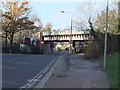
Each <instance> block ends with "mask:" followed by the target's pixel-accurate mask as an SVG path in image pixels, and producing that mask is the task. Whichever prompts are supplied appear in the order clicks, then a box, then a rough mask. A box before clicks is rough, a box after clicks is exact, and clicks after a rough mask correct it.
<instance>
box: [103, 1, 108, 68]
mask: <svg viewBox="0 0 120 90" xmlns="http://www.w3.org/2000/svg"><path fill="white" fill-rule="evenodd" d="M107 31H108V0H106V24H105V44H104V62H103V68H104V69H105V68H106V57H107Z"/></svg>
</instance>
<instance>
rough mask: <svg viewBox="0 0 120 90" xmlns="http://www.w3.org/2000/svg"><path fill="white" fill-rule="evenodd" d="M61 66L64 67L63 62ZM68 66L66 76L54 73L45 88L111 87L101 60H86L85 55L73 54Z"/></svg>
mask: <svg viewBox="0 0 120 90" xmlns="http://www.w3.org/2000/svg"><path fill="white" fill-rule="evenodd" d="M60 66H61V68H62V67H63V66H62V63H61V64H60V65H59V68H60ZM68 66H69V69H68V70H67V71H66V77H60V76H57V75H54V74H53V75H52V76H51V78H50V79H49V80H48V81H47V83H46V84H45V86H44V87H43V88H109V78H108V76H107V73H106V72H105V71H104V70H103V68H102V66H101V63H100V62H93V61H90V60H86V59H85V57H84V55H71V56H69V64H68ZM62 69H64V68H62ZM61 71H62V70H61ZM57 72H59V69H57Z"/></svg>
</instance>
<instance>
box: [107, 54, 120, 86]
mask: <svg viewBox="0 0 120 90" xmlns="http://www.w3.org/2000/svg"><path fill="white" fill-rule="evenodd" d="M119 58H120V54H117V55H112V56H110V57H108V58H107V66H106V71H107V73H108V75H109V76H110V88H119V87H120V85H119V87H118V70H119V69H118V59H119Z"/></svg>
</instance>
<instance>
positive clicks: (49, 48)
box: [43, 42, 54, 54]
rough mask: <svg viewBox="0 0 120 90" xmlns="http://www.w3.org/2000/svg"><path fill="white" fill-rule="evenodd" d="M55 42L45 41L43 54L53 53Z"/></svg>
mask: <svg viewBox="0 0 120 90" xmlns="http://www.w3.org/2000/svg"><path fill="white" fill-rule="evenodd" d="M53 46H54V43H53V42H44V47H43V54H53Z"/></svg>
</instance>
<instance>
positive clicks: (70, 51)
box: [61, 11, 73, 54]
mask: <svg viewBox="0 0 120 90" xmlns="http://www.w3.org/2000/svg"><path fill="white" fill-rule="evenodd" d="M61 13H68V14H70V15H71V29H70V40H69V43H70V48H69V54H72V43H73V41H72V23H73V15H72V13H71V12H66V11H61Z"/></svg>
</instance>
